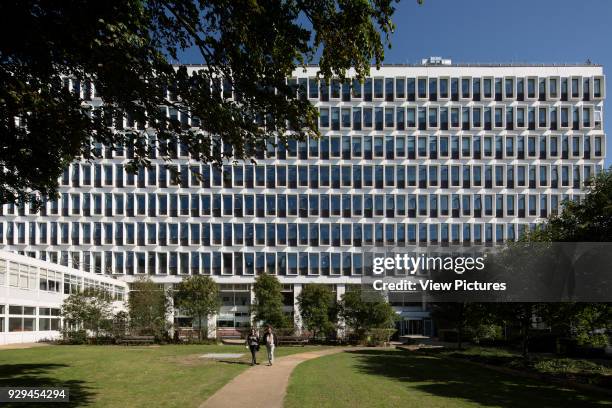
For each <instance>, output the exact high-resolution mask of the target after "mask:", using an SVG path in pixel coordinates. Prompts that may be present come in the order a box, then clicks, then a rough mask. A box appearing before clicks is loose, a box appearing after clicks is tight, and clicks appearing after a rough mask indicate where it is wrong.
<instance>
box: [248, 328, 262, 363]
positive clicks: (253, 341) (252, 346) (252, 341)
mask: <svg viewBox="0 0 612 408" xmlns="http://www.w3.org/2000/svg"><path fill="white" fill-rule="evenodd" d="M245 343H246V346H247V348H248V349H249V350H251V365H255V364H257V352H258V351H259V337H257V332H256V331H255V329H251V334H249V335H248V336H247V338H246V342H245Z"/></svg>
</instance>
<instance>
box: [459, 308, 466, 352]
mask: <svg viewBox="0 0 612 408" xmlns="http://www.w3.org/2000/svg"><path fill="white" fill-rule="evenodd" d="M459 305H460V306H459V307H460V308H459V321H458V322H457V323H458V325H457V348H458V349H459V350H461V348H462V347H463V325H464V320H465V319H464V312H465V309H464V307H465V305H464V304H463V303H460V304H459Z"/></svg>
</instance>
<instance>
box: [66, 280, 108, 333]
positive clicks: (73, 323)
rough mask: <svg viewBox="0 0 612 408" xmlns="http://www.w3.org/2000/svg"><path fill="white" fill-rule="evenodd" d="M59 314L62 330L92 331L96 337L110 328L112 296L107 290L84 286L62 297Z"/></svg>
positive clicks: (68, 331)
mask: <svg viewBox="0 0 612 408" xmlns="http://www.w3.org/2000/svg"><path fill="white" fill-rule="evenodd" d="M61 315H62V317H63V318H64V332H65V333H66V334H68V335H69V334H70V332H74V331H84V334H85V336H86V335H87V331H91V332H93V335H94V337H95V338H98V336H99V335H100V332H101V331H103V330H107V329H110V328H111V320H112V318H113V305H112V298H111V296H110V295H109V293H108V292H106V291H103V290H100V289H94V288H86V289H85V290H83V291H81V292H77V293H73V294H71V295H70V296H68V297H67V298H66V299H64V302H63V303H62V310H61Z"/></svg>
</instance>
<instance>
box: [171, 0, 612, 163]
mask: <svg viewBox="0 0 612 408" xmlns="http://www.w3.org/2000/svg"><path fill="white" fill-rule="evenodd" d="M393 21H394V22H395V24H396V30H395V32H394V34H393V35H392V37H391V43H392V48H391V49H388V50H386V52H385V63H416V62H419V61H420V60H421V58H425V57H428V56H441V57H444V58H451V59H452V60H453V62H465V63H468V62H472V63H478V62H481V63H488V62H497V63H508V62H529V63H583V62H585V61H586V60H587V59H590V60H591V61H592V62H594V63H597V64H603V66H604V73H605V74H608V71H609V68H608V67H610V66H612V49H611V48H612V47H611V45H610V44H612V0H424V4H423V5H418V4H417V2H416V0H403V1H401V2H400V3H399V4H397V5H396V13H395V15H394V18H393ZM190 51H191V50H190ZM195 59H197V57H196V58H195ZM193 61H194V55H193V54H192V53H191V52H187V53H185V55H184V61H182V62H186V63H187V62H193ZM607 95H612V93H610V84H609V81H607ZM610 112H612V111H610V110H609V109H605V107H604V114H605V117H604V125H605V129H606V131H607V129H608V128H609V126H608V123H612V113H610ZM607 156H608V157H607V158H606V167H608V166H610V165H611V164H612V154H608V155H607Z"/></svg>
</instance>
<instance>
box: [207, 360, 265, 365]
mask: <svg viewBox="0 0 612 408" xmlns="http://www.w3.org/2000/svg"><path fill="white" fill-rule="evenodd" d="M216 361H217V362H218V363H223V364H238V365H247V366H250V365H251V363H250V362H247V361H240V360H233V361H232V360H216ZM258 364H259V363H258Z"/></svg>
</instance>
